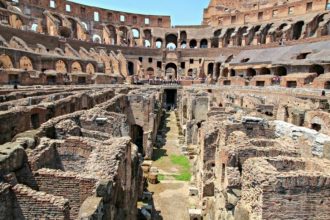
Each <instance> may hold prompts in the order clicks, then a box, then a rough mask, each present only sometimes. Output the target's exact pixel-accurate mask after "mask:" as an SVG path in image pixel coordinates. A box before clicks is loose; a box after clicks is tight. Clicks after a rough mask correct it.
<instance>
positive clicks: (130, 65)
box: [127, 61, 134, 76]
mask: <svg viewBox="0 0 330 220" xmlns="http://www.w3.org/2000/svg"><path fill="white" fill-rule="evenodd" d="M127 65H128V75H129V76H133V75H134V63H133V62H132V61H128V63H127Z"/></svg>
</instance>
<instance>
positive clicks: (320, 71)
mask: <svg viewBox="0 0 330 220" xmlns="http://www.w3.org/2000/svg"><path fill="white" fill-rule="evenodd" d="M309 72H310V73H317V75H318V76H319V75H321V74H323V73H324V68H323V67H322V66H321V65H317V64H314V65H312V66H310V67H309Z"/></svg>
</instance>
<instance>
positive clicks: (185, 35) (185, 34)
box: [180, 31, 187, 41]
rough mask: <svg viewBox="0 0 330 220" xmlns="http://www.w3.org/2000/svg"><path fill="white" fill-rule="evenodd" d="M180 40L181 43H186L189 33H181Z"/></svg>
mask: <svg viewBox="0 0 330 220" xmlns="http://www.w3.org/2000/svg"><path fill="white" fill-rule="evenodd" d="M180 40H181V41H183V40H184V41H186V40H187V32H186V31H181V32H180Z"/></svg>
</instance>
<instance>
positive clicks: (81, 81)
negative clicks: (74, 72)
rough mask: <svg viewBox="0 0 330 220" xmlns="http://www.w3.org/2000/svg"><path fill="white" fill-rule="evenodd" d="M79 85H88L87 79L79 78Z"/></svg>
mask: <svg viewBox="0 0 330 220" xmlns="http://www.w3.org/2000/svg"><path fill="white" fill-rule="evenodd" d="M78 84H80V85H83V84H86V77H81V76H80V77H78Z"/></svg>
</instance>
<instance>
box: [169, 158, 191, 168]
mask: <svg viewBox="0 0 330 220" xmlns="http://www.w3.org/2000/svg"><path fill="white" fill-rule="evenodd" d="M170 159H171V162H172V163H173V164H175V165H179V166H181V167H182V168H183V169H190V162H189V160H188V158H187V157H186V156H182V155H171V156H170Z"/></svg>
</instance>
